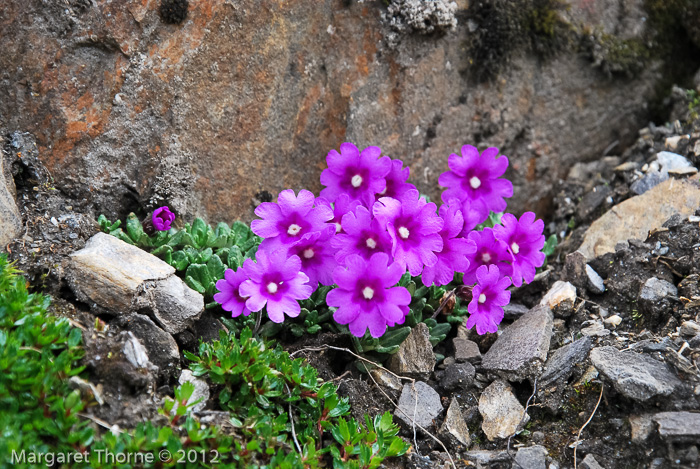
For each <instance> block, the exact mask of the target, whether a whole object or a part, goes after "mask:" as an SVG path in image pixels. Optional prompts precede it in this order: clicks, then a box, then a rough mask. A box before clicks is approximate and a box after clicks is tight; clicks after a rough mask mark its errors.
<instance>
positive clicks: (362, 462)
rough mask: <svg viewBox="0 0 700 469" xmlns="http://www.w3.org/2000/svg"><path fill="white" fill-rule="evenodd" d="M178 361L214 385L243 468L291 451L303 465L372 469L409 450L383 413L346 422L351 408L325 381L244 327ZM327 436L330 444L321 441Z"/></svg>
mask: <svg viewBox="0 0 700 469" xmlns="http://www.w3.org/2000/svg"><path fill="white" fill-rule="evenodd" d="M185 356H186V358H187V359H189V360H191V361H192V364H191V365H190V369H191V370H192V372H193V373H194V374H195V375H196V376H201V377H207V378H208V379H210V380H211V381H212V382H213V383H214V384H216V385H219V386H221V391H220V392H219V403H220V405H221V407H222V408H223V409H226V410H228V411H229V412H230V413H231V422H232V423H233V424H234V426H235V427H236V438H235V440H234V444H235V447H236V451H234V454H233V458H234V459H235V460H236V461H238V463H240V464H242V465H245V466H266V467H271V460H272V458H273V456H275V457H278V458H289V457H290V456H289V455H290V454H293V453H294V451H295V448H296V450H297V452H298V453H299V457H300V458H301V459H300V461H301V462H302V463H303V464H304V465H308V466H310V467H316V464H318V458H321V457H324V455H327V454H330V456H331V457H332V459H333V465H334V467H361V468H374V467H378V466H379V464H380V463H381V462H382V461H383V459H384V458H387V457H391V456H399V455H402V454H404V453H405V452H406V451H407V450H408V445H407V444H406V443H404V442H403V441H402V440H401V439H400V438H398V437H397V436H396V435H397V433H398V427H396V425H394V424H393V423H392V420H391V415H390V414H389V413H386V414H384V415H383V416H380V417H377V418H375V419H371V418H369V417H367V418H366V419H365V425H362V424H361V423H359V422H357V421H356V420H354V419H352V418H349V419H347V420H346V419H345V417H346V416H347V415H348V413H349V410H350V405H349V404H348V401H347V399H346V398H341V397H339V396H338V394H337V392H336V388H335V386H334V385H333V384H332V383H328V382H326V383H323V382H320V380H319V379H318V374H317V371H316V370H315V369H314V368H312V367H310V366H308V365H305V364H304V362H303V360H302V359H291V358H290V357H289V354H287V353H286V352H284V351H283V350H282V349H281V348H280V347H279V346H278V347H276V348H273V347H271V344H270V343H269V342H266V341H264V340H260V339H256V338H254V337H253V335H252V332H251V331H250V329H247V328H246V329H244V330H243V331H241V335H240V337H239V338H236V337H235V336H233V335H229V334H225V333H223V332H222V333H221V337H220V340H219V341H217V342H213V343H202V344H201V345H200V348H199V353H198V355H194V354H192V353H189V352H185ZM327 434H329V435H332V436H333V439H334V440H335V442H331V443H330V444H329V443H324V441H325V440H324V435H327ZM299 450H300V451H299ZM314 461H316V462H314Z"/></svg>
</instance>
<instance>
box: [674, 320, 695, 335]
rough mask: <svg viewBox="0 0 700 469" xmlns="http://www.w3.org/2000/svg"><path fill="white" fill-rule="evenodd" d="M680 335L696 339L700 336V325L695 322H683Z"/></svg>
mask: <svg viewBox="0 0 700 469" xmlns="http://www.w3.org/2000/svg"><path fill="white" fill-rule="evenodd" d="M679 333H680V334H681V335H682V336H683V337H695V336H696V335H698V334H700V324H698V323H696V322H695V321H683V324H681V328H680V330H679Z"/></svg>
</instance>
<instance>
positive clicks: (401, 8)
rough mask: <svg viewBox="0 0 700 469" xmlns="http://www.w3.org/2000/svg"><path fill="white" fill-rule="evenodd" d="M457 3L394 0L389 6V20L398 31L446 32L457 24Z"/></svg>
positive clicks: (447, 1)
mask: <svg viewBox="0 0 700 469" xmlns="http://www.w3.org/2000/svg"><path fill="white" fill-rule="evenodd" d="M456 11H457V3H455V2H453V1H451V0H430V1H425V0H392V1H391V3H390V4H389V6H388V8H387V12H388V21H389V25H390V26H391V28H392V30H394V31H395V32H398V33H403V32H409V30H410V31H413V32H417V33H419V34H432V33H436V32H439V33H444V32H447V31H451V30H453V29H454V28H455V27H456V26H457V18H455V12H456Z"/></svg>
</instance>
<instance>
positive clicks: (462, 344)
mask: <svg viewBox="0 0 700 469" xmlns="http://www.w3.org/2000/svg"><path fill="white" fill-rule="evenodd" d="M452 346H453V347H454V350H455V360H456V361H457V363H464V362H469V363H478V362H480V361H481V352H480V351H479V346H478V345H476V342H473V341H471V340H469V339H461V338H459V337H455V338H454V339H452Z"/></svg>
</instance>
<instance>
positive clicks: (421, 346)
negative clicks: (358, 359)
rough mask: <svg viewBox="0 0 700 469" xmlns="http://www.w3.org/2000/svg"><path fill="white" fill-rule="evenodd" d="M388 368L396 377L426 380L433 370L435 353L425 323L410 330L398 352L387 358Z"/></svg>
mask: <svg viewBox="0 0 700 469" xmlns="http://www.w3.org/2000/svg"><path fill="white" fill-rule="evenodd" d="M388 368H389V369H390V370H391V371H393V372H394V373H396V374H397V375H401V376H412V377H417V378H421V379H428V377H429V376H430V374H431V373H432V372H433V370H434V369H435V353H434V352H433V344H431V343H430V330H429V329H428V326H427V325H426V324H425V323H422V322H421V323H418V325H417V326H416V327H414V328H413V329H412V330H411V333H410V334H409V335H408V337H407V338H406V340H404V341H403V343H402V344H401V345H400V346H399V350H398V351H397V352H396V353H395V354H393V355H392V356H391V358H389V362H388Z"/></svg>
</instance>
